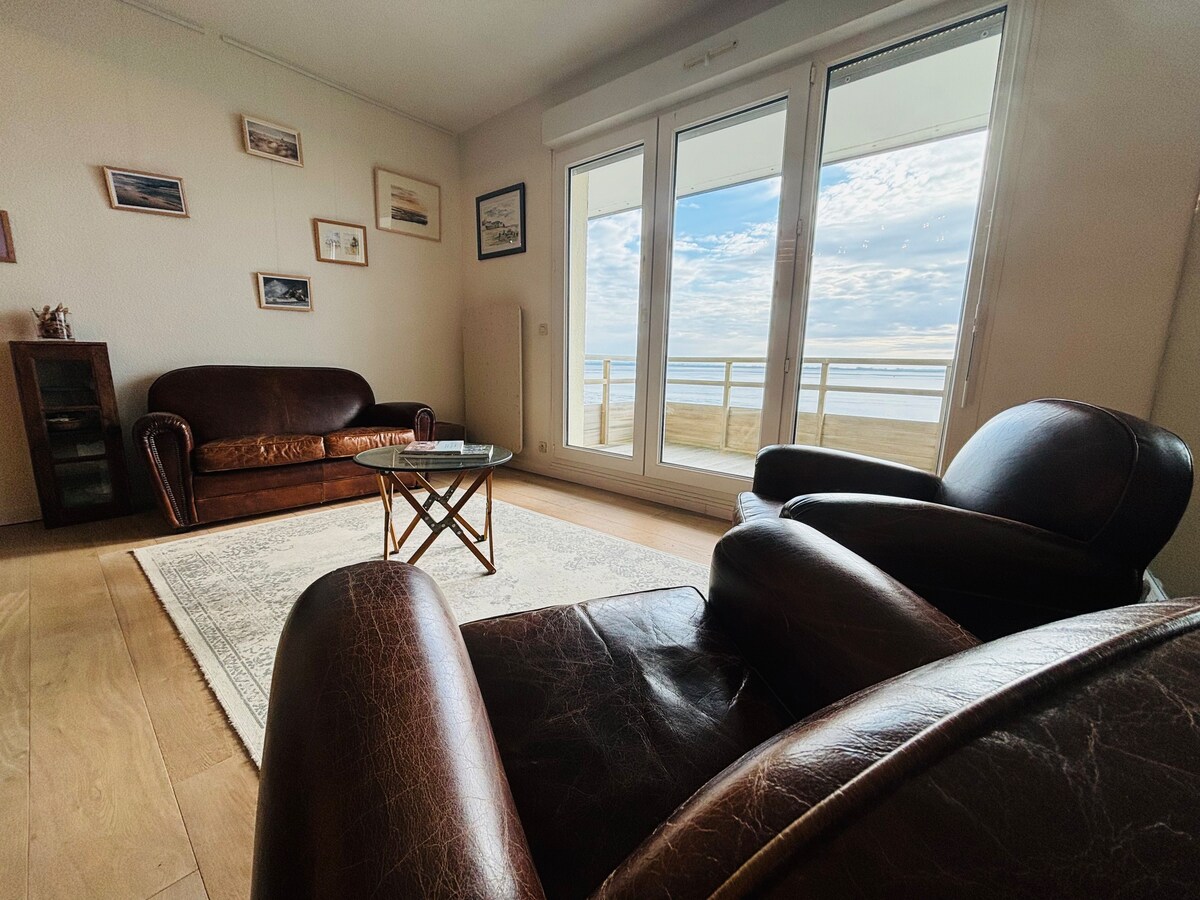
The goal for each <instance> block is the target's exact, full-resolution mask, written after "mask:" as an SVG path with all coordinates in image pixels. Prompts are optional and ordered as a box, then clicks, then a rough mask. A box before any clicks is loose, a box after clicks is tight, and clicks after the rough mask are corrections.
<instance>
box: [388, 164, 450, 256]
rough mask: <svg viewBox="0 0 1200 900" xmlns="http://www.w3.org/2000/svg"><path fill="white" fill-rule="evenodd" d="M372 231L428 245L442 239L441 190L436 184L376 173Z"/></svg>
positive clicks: (392, 173)
mask: <svg viewBox="0 0 1200 900" xmlns="http://www.w3.org/2000/svg"><path fill="white" fill-rule="evenodd" d="M375 227H376V228H378V229H379V230H380V231H394V232H396V234H407V235H410V236H411V237H419V238H424V239H425V240H427V241H440V240H441V239H442V189H441V188H440V187H438V186H437V185H436V184H430V183H429V182H427V181H419V180H418V179H416V178H410V177H408V176H407V175H398V174H397V173H395V172H389V171H387V169H376V170H375Z"/></svg>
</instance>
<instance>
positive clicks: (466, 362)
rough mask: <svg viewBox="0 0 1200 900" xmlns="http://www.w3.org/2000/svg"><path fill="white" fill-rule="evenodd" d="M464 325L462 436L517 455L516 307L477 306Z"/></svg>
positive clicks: (518, 315) (519, 420) (519, 437)
mask: <svg viewBox="0 0 1200 900" xmlns="http://www.w3.org/2000/svg"><path fill="white" fill-rule="evenodd" d="M466 322H467V324H466V325H465V326H463V384H464V387H465V389H466V419H467V421H466V426H467V439H468V440H471V441H477V442H479V443H484V444H499V445H500V446H502V447H507V448H508V449H509V450H511V451H513V452H514V453H519V452H520V451H521V448H522V444H523V443H524V441H523V438H522V434H523V428H522V424H523V418H522V412H523V411H522V394H521V367H522V363H521V307H520V306H518V305H517V304H515V303H502V304H497V305H494V306H485V307H476V308H474V309H469V310H467V312H466Z"/></svg>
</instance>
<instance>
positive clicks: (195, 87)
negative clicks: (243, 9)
mask: <svg viewBox="0 0 1200 900" xmlns="http://www.w3.org/2000/svg"><path fill="white" fill-rule="evenodd" d="M0 68H2V72H3V74H2V75H0V208H2V209H6V210H8V212H9V214H10V217H11V220H12V227H13V232H14V242H15V245H16V249H17V257H18V260H19V262H18V263H17V264H16V265H0V337H2V338H3V339H4V341H5V342H7V341H8V340H12V339H27V338H32V337H33V336H34V332H33V317H32V315H31V314H30V312H29V308H30V307H31V306H37V307H38V308H41V306H42V305H44V304H47V303H49V304H51V305H54V304H57V303H58V302H60V301H62V302H65V303H66V304H67V305H68V306H70V308H71V310H72V312H73V317H72V318H73V321H74V325H75V333H76V336H77V337H78V338H80V339H83V340H102V341H107V342H108V344H109V353H110V356H111V359H112V368H113V374H114V378H115V381H116V387H117V394H118V401H119V404H120V411H121V417H122V422H123V424H124V426H125V431H126V438H127V439H128V433H129V428H130V426H131V425H132V423H133V421H134V420H135V419H136V418H137V417H138V416H139V415H141V414H142V412H144V410H145V403H146V388H147V387H148V386H149V384H150V382H151V381H152V380H153V379H154V378H155V377H156V376H157V375H159V374H161V373H162V372H164V371H167V370H168V369H172V368H176V367H179V366H186V365H196V364H202V363H250V364H281V365H282V364H302V365H328V366H344V367H347V368H351V369H355V370H356V371H359V372H361V373H362V374H363V375H364V376H366V378H367V380H368V381H369V382H370V383H371V385H372V386H373V387H374V389H375V392H376V394H377V395H378V397H379V398H380V399H381V400H389V399H390V400H422V401H425V402H428V403H430V404H431V405H432V406H433V408H434V409H435V410H436V411H437V412H438V414H439V417H440V418H445V419H450V420H456V419H459V418H460V417H461V415H462V379H461V370H462V366H461V337H460V327H459V326H460V320H461V310H460V286H461V277H460V273H459V262H460V259H461V253H460V241H461V240H462V234H463V224H462V219H461V208H462V204H461V203H460V192H459V184H458V152H457V150H458V148H457V141H456V139H455V138H454V137H451V136H448V135H445V134H442V133H440V132H438V131H435V130H433V129H430V128H427V127H425V126H423V125H419V124H415V123H413V122H411V121H409V120H406V119H402V118H400V117H398V116H396V115H393V114H392V113H389V112H387V111H384V110H381V109H378V108H376V107H373V106H371V105H369V104H366V103H363V102H361V101H359V100H356V99H353V98H351V97H348V96H346V95H344V94H342V93H340V92H338V91H335V90H332V89H330V88H326V87H324V86H323V85H320V84H318V83H316V82H314V81H311V80H310V79H307V78H304V77H302V76H300V75H297V74H295V73H293V72H290V71H287V70H285V69H282V68H280V67H278V66H276V65H274V64H271V63H269V62H266V61H264V60H261V59H258V58H256V57H254V56H250V55H248V54H246V53H244V52H242V51H240V50H237V49H235V48H233V47H230V46H228V45H226V44H223V43H221V42H220V41H219V39H218V38H217V36H216V35H213V34H208V35H201V34H197V33H194V32H191V31H188V30H185V29H183V28H180V27H178V26H176V25H173V24H170V23H168V22H165V21H162V20H160V19H158V18H155V17H153V16H150V15H147V14H145V13H143V12H141V11H138V10H136V9H133V8H131V7H129V6H125V5H123V4H120V3H117V2H115V0H94V2H89V3H78V2H75V0H37V2H33V0H3V2H2V14H0ZM243 112H245V113H250V114H253V115H258V116H262V117H264V118H266V119H268V120H271V121H276V122H281V123H284V124H286V125H289V126H292V127H294V128H297V129H298V130H300V132H301V133H302V138H303V142H304V161H305V165H304V168H297V167H294V166H287V165H283V164H281V163H275V162H272V161H270V160H265V159H260V158H258V157H253V156H250V155H248V154H246V153H245V152H244V151H243V149H242V138H241V132H240V123H239V114H241V113H243ZM102 165H111V166H117V167H129V168H134V169H142V170H147V171H151V172H162V173H166V174H170V175H176V176H181V177H182V178H183V179H184V183H185V190H186V194H187V201H188V206H189V210H190V212H191V218H189V219H171V218H167V217H164V216H151V215H143V214H139V213H134V212H121V211H116V210H112V209H110V208H109V203H108V197H107V194H106V192H105V188H104V183H103V177H102V175H101V173H100V170H99V167H100V166H102ZM376 165H379V166H384V167H387V168H390V169H392V170H393V171H398V172H403V173H410V174H413V175H416V176H419V177H421V178H422V179H424V180H428V181H433V182H436V183H439V184H440V185H441V188H442V205H443V223H442V229H443V236H442V242H441V243H433V242H430V241H423V240H418V239H415V238H410V237H404V236H401V235H396V234H391V233H388V232H383V231H379V230H377V229H375V228H374V227H372V226H373V222H374V199H373V198H374V191H373V182H372V169H373V167H374V166H376ZM314 216H319V217H322V218H329V219H337V220H341V221H348V222H355V223H362V224H364V225H367V226H368V228H369V231H368V249H369V261H370V265H369V267H367V268H365V269H360V268H355V267H350V266H339V265H332V264H327V263H318V262H316V260H315V255H314V247H313V239H312V218H313V217H314ZM256 271H273V272H283V273H296V274H302V275H309V276H311V277H312V279H313V297H314V306H315V311H314V312H312V313H310V314H301V313H294V312H278V311H264V310H259V309H258V308H257V306H256V303H255V286H254V280H253V275H254V272H256ZM0 357H2V358H0V421H3V422H4V429H3V431H2V432H0V523H4V522H11V521H18V520H21V519H28V518H33V517H36V516H37V515H38V509H37V500H36V495H35V492H34V487H33V479H32V472H31V468H30V465H29V461H28V451H27V447H26V443H25V437H24V433H23V430H22V429H21V426H20V415H19V407H18V404H17V398H16V394H15V388H14V385H13V376H12V366H11V364H10V362H9V352H8V347H7V343H5V344H4V345H3V350H2V351H0ZM231 399H233V398H231ZM140 470H141V466H140V463H139V462H138V461H136V460H135V462H134V470H133V471H134V472H135V475H140Z"/></svg>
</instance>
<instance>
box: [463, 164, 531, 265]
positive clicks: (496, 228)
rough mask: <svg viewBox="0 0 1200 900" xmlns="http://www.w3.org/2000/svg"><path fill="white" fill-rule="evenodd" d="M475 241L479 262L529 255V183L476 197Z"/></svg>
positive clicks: (510, 186) (521, 183) (514, 185)
mask: <svg viewBox="0 0 1200 900" xmlns="http://www.w3.org/2000/svg"><path fill="white" fill-rule="evenodd" d="M475 242H476V248H477V251H478V257H479V259H496V258H497V257H500V256H512V255H513V254H514V253H524V252H525V182H523V181H522V182H520V183H519V184H512V185H509V186H508V187H505V188H500V190H498V191H492V192H491V193H488V194H482V195H480V196H478V197H476V198H475Z"/></svg>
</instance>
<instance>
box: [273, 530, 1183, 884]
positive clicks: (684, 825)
mask: <svg viewBox="0 0 1200 900" xmlns="http://www.w3.org/2000/svg"><path fill="white" fill-rule="evenodd" d="M1198 629H1200V604H1198V603H1197V602H1194V601H1192V602H1172V603H1155V604H1142V605H1137V606H1132V607H1127V608H1123V609H1115V610H1106V611H1102V612H1099V613H1093V614H1089V615H1085V616H1081V617H1078V618H1075V619H1072V620H1070V621H1066V622H1058V623H1054V624H1051V625H1047V626H1043V627H1041V628H1039V629H1036V630H1034V631H1031V632H1028V633H1024V634H1019V635H1014V636H1011V637H1008V638H1003V639H1001V640H998V641H995V642H992V643H989V644H980V643H979V641H978V640H976V638H974V637H973V636H972V635H970V634H969V633H967V632H966V631H964V630H963V629H962V628H960V627H959V626H958V625H957V624H956V623H955V622H953V621H952V620H950V619H949V618H948V617H947V616H945V615H944V614H943V613H941V612H939V611H938V610H937V609H935V608H934V607H932V606H930V605H929V604H927V603H926V602H925V601H923V600H922V599H921V598H920V597H918V596H916V595H915V594H913V593H912V592H911V591H909V590H908V589H906V588H904V587H903V586H902V585H900V584H899V583H897V582H896V581H894V580H893V579H891V578H890V577H888V576H887V575H885V574H884V573H883V572H881V571H880V570H878V569H877V568H875V567H874V566H871V565H870V564H869V563H866V562H865V561H863V560H862V559H861V558H859V557H857V556H856V555H854V554H853V553H851V552H850V551H848V550H846V549H845V548H844V547H842V546H840V545H839V544H837V543H836V542H834V541H832V540H831V539H829V538H827V537H825V536H823V535H821V534H820V533H819V532H816V531H814V530H813V529H811V528H808V527H807V526H804V525H801V524H800V523H797V522H793V521H789V520H785V519H771V520H766V521H762V522H756V523H751V524H748V525H743V526H740V527H738V528H735V529H733V530H732V531H731V532H730V533H729V534H728V535H726V536H725V537H724V538H723V539H722V540H721V542H720V543H719V545H718V547H717V551H716V553H715V555H714V559H713V568H712V582H711V588H710V598H709V600H708V601H707V602H706V601H705V600H704V599H703V598H702V597H701V596H700V594H699V593H698V592H696V591H695V590H693V589H691V588H674V589H665V590H659V591H651V592H648V593H642V594H632V595H627V596H623V597H610V598H607V599H604V600H594V601H590V602H587V603H580V604H576V605H574V606H564V607H554V608H548V609H543V610H539V611H536V612H529V613H518V614H515V615H510V616H504V617H501V618H496V619H487V620H483V621H479V622H472V623H470V624H468V625H464V626H462V628H461V629H460V628H459V627H458V626H457V625H456V624H455V622H454V620H453V618H452V616H451V614H450V612H449V610H448V608H447V606H446V604H445V602H444V601H443V599H442V597H441V595H440V594H439V592H438V589H437V587H436V585H435V584H434V583H433V582H432V581H431V580H430V579H429V578H428V576H426V575H425V574H423V573H422V572H421V571H420V570H418V569H415V568H412V567H410V566H406V565H404V564H401V563H381V562H373V563H363V564H360V565H356V566H350V567H348V568H345V569H341V570H338V571H336V572H333V573H331V574H329V575H326V576H325V577H323V578H322V579H320V580H319V581H317V582H316V583H315V584H314V585H313V586H312V587H310V588H309V589H308V591H306V592H305V594H304V595H303V596H302V597H301V598H300V600H299V601H298V602H297V604H296V606H295V608H294V609H293V611H292V614H291V617H290V619H289V621H288V623H287V625H286V627H285V629H284V633H283V638H282V641H281V643H280V646H279V651H278V655H277V659H276V666H275V674H274V680H273V684H272V689H271V704H270V711H269V715H268V720H267V735H266V746H265V752H264V758H263V763H262V778H261V786H260V791H259V807H258V827H257V834H256V844H255V858H254V876H253V896H254V897H255V898H258V900H268V898H289V900H291V898H305V897H368V896H369V897H379V898H417V897H420V898H449V897H454V898H463V897H477V898H531V900H532V898H543V897H549V898H578V897H585V896H592V897H596V898H613V900H615V898H637V900H645V898H664V900H665V898H673V900H684V898H702V897H722V898H740V897H751V896H753V897H780V898H783V897H789V898H790V897H831V898H833V897H837V898H841V897H846V896H892V897H901V896H903V897H950V896H953V897H961V896H971V897H997V898H999V897H1006V898H1007V897H1013V896H1029V897H1045V896H1055V897H1089V898H1090V897H1094V896H1110V895H1111V894H1113V893H1114V891H1116V890H1117V889H1118V887H1119V888H1120V890H1121V891H1122V892H1123V894H1126V895H1130V896H1139V895H1142V896H1144V895H1149V894H1161V895H1170V896H1184V895H1188V896H1195V895H1196V893H1197V887H1196V885H1197V881H1196V875H1197V872H1200V840H1198V839H1197V837H1196V836H1197V835H1198V834H1200V724H1198V723H1200V677H1197V676H1200V630H1198Z"/></svg>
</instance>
